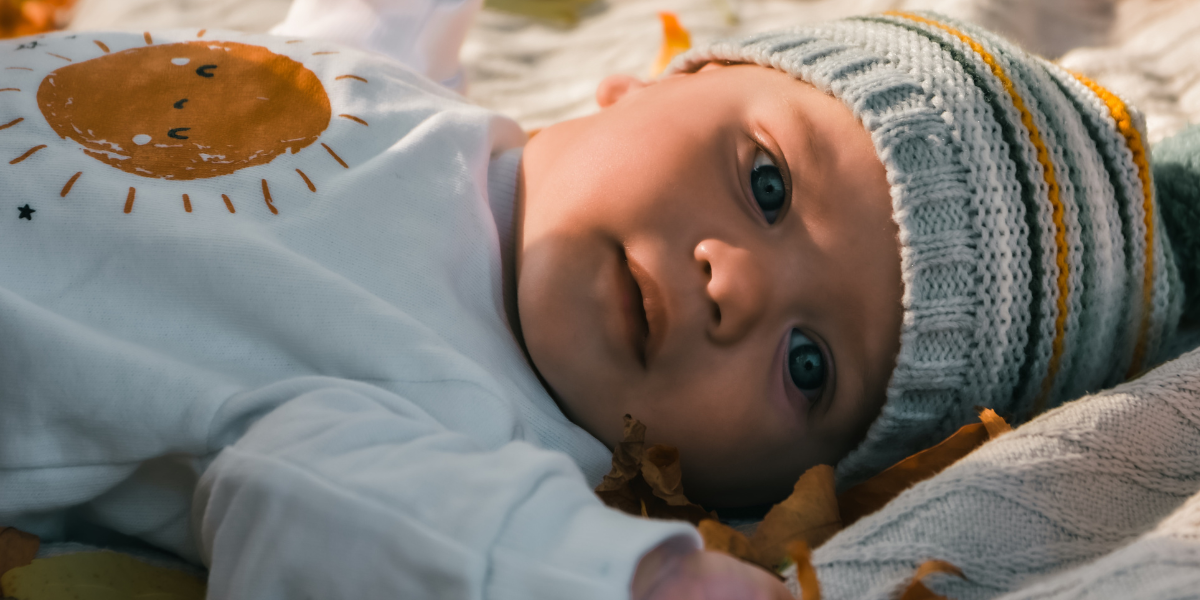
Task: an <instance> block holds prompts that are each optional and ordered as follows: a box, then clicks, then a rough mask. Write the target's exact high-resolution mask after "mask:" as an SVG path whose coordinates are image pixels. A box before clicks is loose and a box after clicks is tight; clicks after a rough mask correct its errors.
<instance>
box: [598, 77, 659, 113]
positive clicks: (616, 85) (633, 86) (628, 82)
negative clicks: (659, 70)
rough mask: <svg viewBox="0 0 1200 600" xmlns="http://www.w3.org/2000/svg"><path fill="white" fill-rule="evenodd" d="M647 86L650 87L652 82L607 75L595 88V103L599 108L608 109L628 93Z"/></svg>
mask: <svg viewBox="0 0 1200 600" xmlns="http://www.w3.org/2000/svg"><path fill="white" fill-rule="evenodd" d="M649 85H652V82H647V81H642V80H641V79H638V78H637V77H633V76H632V75H609V76H608V77H605V78H604V79H603V80H602V81H601V82H600V85H598V86H596V103H597V104H599V105H600V108H608V107H609V106H612V105H613V104H616V103H617V101H618V100H620V99H621V98H624V97H625V96H626V95H627V94H629V93H630V92H636V91H637V90H640V89H642V88H644V87H647V86H649Z"/></svg>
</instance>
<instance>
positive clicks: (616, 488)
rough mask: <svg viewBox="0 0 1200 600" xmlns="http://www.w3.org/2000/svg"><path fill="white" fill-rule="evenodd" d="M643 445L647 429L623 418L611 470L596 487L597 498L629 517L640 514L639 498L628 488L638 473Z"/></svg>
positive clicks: (626, 416) (631, 418)
mask: <svg viewBox="0 0 1200 600" xmlns="http://www.w3.org/2000/svg"><path fill="white" fill-rule="evenodd" d="M645 445H646V426H645V425H642V424H641V423H640V422H638V420H637V419H634V418H633V417H632V416H630V415H625V429H624V433H623V436H622V439H621V442H620V443H619V444H617V448H616V450H613V458H612V469H611V470H609V472H608V475H605V476H604V480H603V481H601V482H600V485H598V486H596V495H597V496H600V499H601V500H603V501H604V503H605V504H607V505H608V506H611V507H613V508H615V509H617V510H620V511H622V512H627V513H629V514H642V513H643V508H642V502H641V500H640V497H639V496H640V495H639V494H637V493H635V492H634V491H633V490H632V489H630V488H631V482H633V480H634V479H635V478H637V477H638V476H639V474H640V473H641V469H642V454H643V449H644V447H645Z"/></svg>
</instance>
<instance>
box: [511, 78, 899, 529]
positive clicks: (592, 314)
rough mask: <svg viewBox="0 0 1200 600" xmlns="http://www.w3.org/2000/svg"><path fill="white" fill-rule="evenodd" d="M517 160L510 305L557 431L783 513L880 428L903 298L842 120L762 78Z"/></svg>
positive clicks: (557, 133) (866, 150)
mask: <svg viewBox="0 0 1200 600" xmlns="http://www.w3.org/2000/svg"><path fill="white" fill-rule="evenodd" d="M597 97H598V98H599V99H600V101H601V105H602V106H604V108H603V109H602V110H601V111H600V112H599V113H597V114H595V115H592V116H589V117H585V118H581V119H577V120H573V121H567V122H564V123H560V124H558V125H555V126H553V127H550V128H547V129H545V130H544V131H542V132H541V133H539V134H538V135H537V136H536V137H534V138H533V139H532V140H531V141H530V142H529V144H528V146H527V147H526V149H525V153H524V159H523V160H524V165H523V174H524V183H523V203H524V204H523V214H519V216H518V218H517V223H518V236H517V249H516V254H515V255H516V294H517V306H518V312H519V315H520V325H521V329H522V334H523V339H524V342H525V346H526V348H527V350H528V352H529V355H530V357H531V359H532V360H533V362H534V364H535V365H536V367H537V369H538V371H539V372H540V374H541V375H542V377H543V378H544V380H545V383H546V385H547V387H548V388H550V390H551V392H552V393H553V394H554V396H555V398H556V399H557V400H558V402H559V404H560V406H561V407H562V408H563V410H564V411H565V412H566V414H567V416H568V417H570V418H571V420H573V421H574V422H576V423H578V424H579V425H581V426H582V427H584V428H585V429H586V430H588V431H589V432H590V433H592V434H593V435H595V436H596V437H598V438H599V439H600V440H602V441H603V442H605V443H606V444H608V445H610V446H612V445H614V444H616V443H617V442H618V441H620V439H621V431H622V416H623V415H625V414H627V413H628V414H631V415H633V416H634V417H636V418H637V419H639V420H641V421H642V422H643V423H645V424H646V426H647V432H648V439H647V441H648V442H650V443H669V444H672V445H675V446H677V447H679V449H680V452H681V453H682V454H681V455H682V459H683V469H684V484H685V486H686V489H687V491H688V494H689V496H690V497H693V498H695V499H698V500H700V501H702V502H706V503H708V504H710V505H713V506H723V505H724V506H728V505H745V504H756V503H762V502H767V501H772V500H777V499H778V498H779V497H780V496H783V495H786V494H787V493H788V492H789V491H790V490H791V486H792V484H793V483H794V482H795V480H796V478H797V477H798V476H799V475H800V474H801V473H802V472H803V471H804V470H806V469H807V468H808V467H810V466H812V465H815V464H819V463H828V464H832V463H834V462H836V461H837V460H838V459H839V458H841V457H842V456H843V455H844V454H845V453H846V452H848V451H849V450H850V449H851V448H852V447H853V445H854V444H855V443H857V441H858V440H859V439H860V438H861V436H862V435H863V433H864V432H865V431H866V427H867V426H868V425H869V424H870V422H871V421H872V420H873V419H874V418H875V416H876V415H877V414H878V411H879V408H880V406H882V404H883V401H884V398H885V390H886V388H887V384H888V379H889V377H890V375H891V372H892V369H893V367H894V365H895V358H896V354H897V352H898V350H899V346H900V342H899V332H900V321H901V316H902V311H901V293H902V284H901V278H900V252H899V242H898V240H897V228H896V225H895V223H894V222H893V220H892V209H891V200H890V195H889V193H888V184H887V180H886V177H885V172H884V167H883V165H882V164H881V163H880V161H879V159H878V158H877V157H876V155H875V151H874V149H873V147H872V144H871V140H870V137H869V136H868V134H867V133H866V131H865V130H864V129H863V127H862V126H861V125H860V124H859V123H858V121H857V120H856V119H855V118H854V116H853V114H852V113H851V112H850V111H849V110H848V109H847V108H846V107H845V106H844V105H843V104H842V103H841V102H840V101H838V100H836V99H835V98H832V97H830V96H828V95H826V94H823V93H821V92H820V91H818V90H816V89H815V88H813V87H812V86H810V85H808V84H805V83H802V82H799V81H797V80H796V79H794V78H792V77H790V76H788V75H786V74H783V73H781V72H778V71H775V70H773V69H768V68H764V67H759V66H751V65H734V66H718V65H709V66H708V67H705V69H703V70H701V71H700V72H698V73H694V74H689V75H681V76H675V77H671V78H668V79H666V80H663V81H659V82H657V83H653V84H651V85H648V86H646V85H643V84H641V83H639V82H636V81H634V80H630V79H629V78H622V77H615V78H609V79H608V80H606V81H605V83H604V84H602V85H601V88H600V90H599V92H598V94H597Z"/></svg>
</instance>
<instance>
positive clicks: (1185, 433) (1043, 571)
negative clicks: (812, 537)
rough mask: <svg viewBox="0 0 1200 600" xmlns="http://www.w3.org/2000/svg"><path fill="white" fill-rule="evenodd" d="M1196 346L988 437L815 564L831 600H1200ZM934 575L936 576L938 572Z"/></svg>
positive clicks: (832, 544) (827, 548)
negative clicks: (920, 598)
mask: <svg viewBox="0 0 1200 600" xmlns="http://www.w3.org/2000/svg"><path fill="white" fill-rule="evenodd" d="M1198 492H1200V351H1193V352H1190V353H1188V354H1185V355H1184V356H1182V357H1180V358H1178V359H1176V360H1173V361H1171V362H1169V363H1167V364H1165V365H1163V366H1162V367H1159V368H1158V369H1156V370H1154V371H1151V372H1150V373H1148V374H1146V375H1145V376H1143V377H1142V378H1140V379H1138V380H1136V381H1133V382H1130V383H1126V384H1123V385H1121V386H1118V387H1117V388H1114V389H1112V390H1109V391H1105V392H1102V393H1099V394H1096V395H1093V396H1088V397H1086V398H1082V399H1080V400H1076V401H1074V402H1071V403H1068V404H1065V405H1063V406H1061V407H1059V408H1057V409H1055V410H1053V411H1050V412H1048V413H1046V414H1045V415H1042V416H1040V417H1038V418H1037V419H1034V420H1033V421H1030V422H1029V423H1027V424H1025V425H1023V426H1022V427H1020V428H1018V429H1016V430H1015V431H1013V432H1012V433H1009V434H1005V435H1003V436H1001V437H1000V438H998V439H996V440H994V441H992V442H989V443H988V444H986V445H984V446H983V447H982V448H980V449H979V450H977V451H975V452H974V453H972V454H970V455H968V456H967V457H966V458H964V459H962V460H961V461H959V462H958V463H956V464H954V465H953V466H951V467H950V468H948V469H947V470H946V471H944V472H942V473H941V474H939V475H938V476H936V477H934V478H932V479H929V480H927V481H925V482H922V483H920V484H917V485H916V486H914V487H913V488H912V489H910V490H908V491H906V492H904V493H903V494H901V495H900V496H898V497H897V498H896V499H895V500H893V501H892V502H891V503H889V504H888V505H887V506H886V507H885V508H884V509H883V510H881V511H880V512H878V513H876V514H874V515H871V516H868V517H866V518H864V519H862V520H861V521H859V522H857V523H855V524H854V526H853V527H850V528H848V529H846V530H845V531H843V532H841V533H840V534H838V535H837V536H835V537H834V538H832V539H831V540H829V541H828V542H827V543H826V544H825V545H823V546H821V547H820V548H819V549H818V550H817V551H816V552H815V553H814V556H813V564H814V566H815V567H816V569H817V573H818V576H819V578H820V581H821V585H822V591H823V593H824V595H823V598H825V599H827V600H828V599H838V598H847V599H849V598H854V599H864V600H867V599H876V598H878V599H880V600H883V599H891V598H895V597H896V593H897V591H898V590H899V589H902V588H903V587H904V585H905V584H906V583H907V582H908V581H909V579H911V578H912V576H913V573H914V571H915V570H916V568H917V566H918V565H920V564H921V563H922V562H924V561H926V560H930V559H939V560H944V561H948V562H950V563H951V564H954V565H956V566H958V567H959V568H961V569H962V571H963V573H964V574H965V576H966V578H965V579H958V578H955V577H950V576H943V577H940V578H939V579H937V580H936V581H932V582H931V583H933V585H931V587H932V588H933V589H934V590H935V591H938V592H940V593H944V594H946V595H947V596H949V597H951V598H955V599H956V600H971V599H978V598H996V597H1000V598H1004V599H1005V600H1009V599H1012V600H1015V599H1017V598H1021V599H1033V598H1054V599H1056V600H1057V599H1067V598H1072V599H1073V598H1139V599H1156V600H1159V599H1168V598H1197V597H1200V494H1198ZM930 579H933V578H930Z"/></svg>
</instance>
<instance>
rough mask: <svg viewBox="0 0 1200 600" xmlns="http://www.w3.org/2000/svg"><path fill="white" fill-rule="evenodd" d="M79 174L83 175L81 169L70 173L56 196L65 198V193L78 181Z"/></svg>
mask: <svg viewBox="0 0 1200 600" xmlns="http://www.w3.org/2000/svg"><path fill="white" fill-rule="evenodd" d="M81 175H83V171H79V172H78V173H76V174H74V175H72V176H71V178H70V179H68V180H67V184H66V185H64V186H63V189H62V191H61V192H59V193H58V197H59V198H66V197H67V194H70V193H71V188H73V187H75V182H76V181H79V177H80V176H81Z"/></svg>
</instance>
